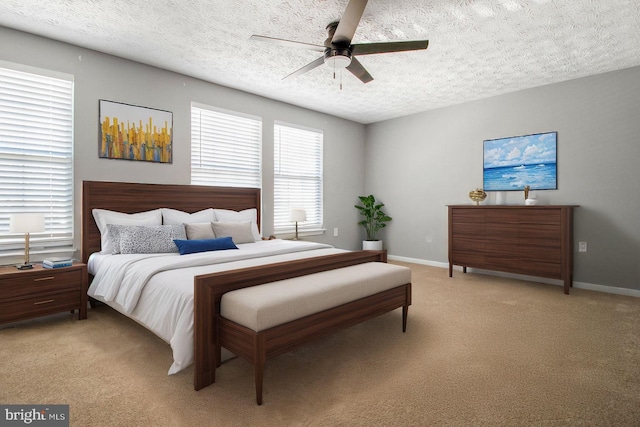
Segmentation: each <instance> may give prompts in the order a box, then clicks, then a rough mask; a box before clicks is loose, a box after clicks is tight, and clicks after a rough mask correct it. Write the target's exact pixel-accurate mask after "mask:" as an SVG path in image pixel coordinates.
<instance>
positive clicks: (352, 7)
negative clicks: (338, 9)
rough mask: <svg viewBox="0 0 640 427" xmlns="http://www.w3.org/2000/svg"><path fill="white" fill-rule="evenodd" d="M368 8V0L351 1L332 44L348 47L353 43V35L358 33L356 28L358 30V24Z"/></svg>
mask: <svg viewBox="0 0 640 427" xmlns="http://www.w3.org/2000/svg"><path fill="white" fill-rule="evenodd" d="M366 6H367V0H350V1H349V4H347V8H346V9H345V11H344V14H343V15H342V18H340V23H339V24H338V28H336V32H335V33H334V34H333V38H332V39H331V43H334V44H337V45H340V44H345V45H348V44H349V43H351V40H352V39H353V35H354V34H355V32H356V28H358V23H359V22H360V18H362V14H363V13H364V8H365V7H366Z"/></svg>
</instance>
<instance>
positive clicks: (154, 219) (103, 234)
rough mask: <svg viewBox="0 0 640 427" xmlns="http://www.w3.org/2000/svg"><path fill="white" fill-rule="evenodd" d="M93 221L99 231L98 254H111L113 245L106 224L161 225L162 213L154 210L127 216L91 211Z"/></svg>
mask: <svg viewBox="0 0 640 427" xmlns="http://www.w3.org/2000/svg"><path fill="white" fill-rule="evenodd" d="M91 213H92V214H93V219H94V220H95V221H96V225H97V226H98V230H100V247H101V250H100V253H101V254H110V253H113V249H114V247H113V243H112V242H111V239H110V238H109V233H108V232H107V224H116V225H162V212H161V211H160V209H154V210H151V211H146V212H138V213H133V214H127V213H122V212H116V211H110V210H106V209H93V210H92V211H91Z"/></svg>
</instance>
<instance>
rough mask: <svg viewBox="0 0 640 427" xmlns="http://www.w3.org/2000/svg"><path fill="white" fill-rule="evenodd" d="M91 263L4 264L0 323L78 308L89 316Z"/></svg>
mask: <svg viewBox="0 0 640 427" xmlns="http://www.w3.org/2000/svg"><path fill="white" fill-rule="evenodd" d="M87 282H88V276H87V265H86V264H82V263H74V264H73V265H72V266H70V267H62V268H51V269H49V268H43V267H42V265H39V264H37V265H34V267H33V269H31V270H18V269H16V268H15V267H0V324H3V323H9V322H15V321H17V320H24V319H31V318H33V317H40V316H45V315H48V314H53V313H59V312H61V311H67V310H69V311H71V312H72V313H73V312H74V310H76V309H77V310H78V320H82V319H86V318H87Z"/></svg>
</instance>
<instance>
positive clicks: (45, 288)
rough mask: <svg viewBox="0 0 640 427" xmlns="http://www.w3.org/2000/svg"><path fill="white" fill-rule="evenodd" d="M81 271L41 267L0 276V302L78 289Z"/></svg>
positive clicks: (80, 283)
mask: <svg viewBox="0 0 640 427" xmlns="http://www.w3.org/2000/svg"><path fill="white" fill-rule="evenodd" d="M81 286H82V271H81V270H79V269H73V270H64V269H59V270H58V269H48V270H45V269H42V270H40V271H32V272H30V273H29V274H15V275H7V276H6V277H2V276H0V302H2V301H3V300H4V299H7V298H11V299H13V298H16V297H21V296H28V295H39V294H40V295H41V294H44V293H47V292H52V291H56V292H61V291H66V290H69V291H72V290H76V291H78V292H79V291H80V288H81Z"/></svg>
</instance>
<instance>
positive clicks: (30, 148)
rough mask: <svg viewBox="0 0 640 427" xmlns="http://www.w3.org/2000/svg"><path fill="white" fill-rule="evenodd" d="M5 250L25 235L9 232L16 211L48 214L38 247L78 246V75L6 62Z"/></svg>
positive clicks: (0, 197)
mask: <svg viewBox="0 0 640 427" xmlns="http://www.w3.org/2000/svg"><path fill="white" fill-rule="evenodd" d="M0 182H1V183H2V186H1V188H0V254H1V255H15V254H16V253H17V252H18V251H17V249H22V248H24V236H16V235H12V234H8V232H9V221H10V217H11V214H12V213H22V212H35V213H42V214H44V217H45V232H44V233H38V234H34V235H32V236H31V247H32V250H34V249H35V250H40V251H43V250H45V249H50V248H52V247H58V248H60V247H64V248H65V249H70V248H72V247H73V77H72V76H68V75H62V74H60V73H54V72H49V71H45V70H35V69H33V68H27V67H22V66H18V65H15V64H8V63H5V62H0Z"/></svg>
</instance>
